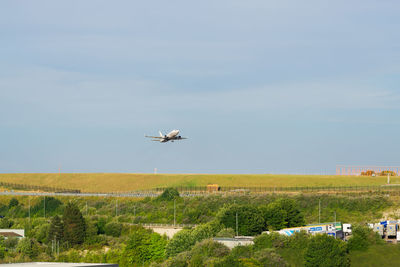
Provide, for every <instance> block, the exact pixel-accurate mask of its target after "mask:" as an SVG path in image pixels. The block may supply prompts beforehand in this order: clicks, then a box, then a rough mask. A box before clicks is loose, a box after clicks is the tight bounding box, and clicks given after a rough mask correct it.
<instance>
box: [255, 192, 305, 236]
mask: <svg viewBox="0 0 400 267" xmlns="http://www.w3.org/2000/svg"><path fill="white" fill-rule="evenodd" d="M261 211H262V214H263V218H264V221H265V222H266V225H267V226H268V229H271V230H280V229H282V228H285V227H296V226H301V225H303V224H304V216H303V214H302V213H301V212H300V209H299V208H298V207H297V203H296V201H295V200H293V199H278V200H276V201H274V202H272V203H270V204H269V205H268V206H267V207H263V208H261Z"/></svg>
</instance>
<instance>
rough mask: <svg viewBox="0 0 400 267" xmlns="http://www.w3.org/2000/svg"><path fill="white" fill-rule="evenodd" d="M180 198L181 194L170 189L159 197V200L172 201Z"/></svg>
mask: <svg viewBox="0 0 400 267" xmlns="http://www.w3.org/2000/svg"><path fill="white" fill-rule="evenodd" d="M178 197H179V192H178V190H176V189H175V188H172V187H169V188H166V189H165V190H164V192H163V193H162V194H161V195H159V196H158V197H157V200H163V201H170V200H174V199H176V198H178Z"/></svg>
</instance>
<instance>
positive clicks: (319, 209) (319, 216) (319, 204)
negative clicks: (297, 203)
mask: <svg viewBox="0 0 400 267" xmlns="http://www.w3.org/2000/svg"><path fill="white" fill-rule="evenodd" d="M318 223H321V199H320V200H319V202H318Z"/></svg>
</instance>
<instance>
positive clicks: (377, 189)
mask: <svg viewBox="0 0 400 267" xmlns="http://www.w3.org/2000/svg"><path fill="white" fill-rule="evenodd" d="M0 186H3V187H6V188H9V189H13V190H14V189H15V190H21V191H15V192H14V191H4V192H0V195H30V196H81V197H85V196H88V197H91V196H93V197H157V196H159V195H160V194H162V192H164V191H165V190H166V189H167V187H157V188H153V189H148V190H137V191H128V192H126V191H125V192H81V190H78V189H66V188H57V187H49V186H37V185H26V184H15V183H6V182H0ZM172 188H175V189H176V190H178V191H179V193H180V195H181V196H186V197H194V196H203V195H212V194H215V195H228V194H236V195H240V194H271V193H272V194H273V193H316V194H330V193H333V194H341V193H343V194H347V193H348V194H351V193H356V194H357V193H359V194H363V193H382V194H390V195H398V196H400V184H388V185H366V186H303V187H263V186H253V187H232V186H220V187H218V188H213V189H211V190H210V188H207V186H178V187H172ZM27 191H36V192H27ZM37 191H41V192H37Z"/></svg>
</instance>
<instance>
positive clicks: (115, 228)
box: [104, 222, 122, 237]
mask: <svg viewBox="0 0 400 267" xmlns="http://www.w3.org/2000/svg"><path fill="white" fill-rule="evenodd" d="M121 231H122V224H120V223H117V222H109V223H107V224H106V225H105V226H104V232H105V234H106V235H109V236H113V237H119V236H120V235H121Z"/></svg>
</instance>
